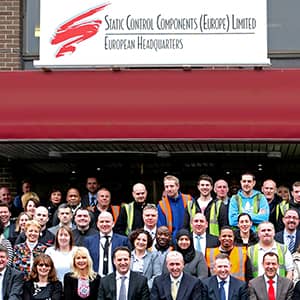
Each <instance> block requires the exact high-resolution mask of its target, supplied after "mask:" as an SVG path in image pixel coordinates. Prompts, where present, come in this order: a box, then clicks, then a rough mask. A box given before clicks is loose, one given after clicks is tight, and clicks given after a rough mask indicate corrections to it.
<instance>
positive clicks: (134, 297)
mask: <svg viewBox="0 0 300 300" xmlns="http://www.w3.org/2000/svg"><path fill="white" fill-rule="evenodd" d="M116 289H117V284H116V273H115V272H113V273H110V274H108V275H107V276H105V277H104V278H102V279H101V283H100V289H99V295H98V300H117V299H116V295H117V291H116ZM127 300H149V288H148V284H147V278H146V277H144V276H143V275H140V274H139V273H137V272H133V271H130V275H129V286H128V298H127Z"/></svg>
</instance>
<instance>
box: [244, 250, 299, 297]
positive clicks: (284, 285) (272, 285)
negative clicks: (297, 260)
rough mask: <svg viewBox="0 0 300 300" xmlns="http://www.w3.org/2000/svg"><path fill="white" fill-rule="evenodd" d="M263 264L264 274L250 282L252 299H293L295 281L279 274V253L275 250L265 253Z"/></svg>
mask: <svg viewBox="0 0 300 300" xmlns="http://www.w3.org/2000/svg"><path fill="white" fill-rule="evenodd" d="M262 265H263V269H264V274H263V275H261V276H259V277H257V278H254V279H252V280H251V281H250V282H249V290H250V300H265V299H269V300H275V299H276V300H291V299H292V295H293V282H292V281H291V280H289V279H287V278H283V277H281V276H278V274H277V271H278V268H279V257H278V255H277V254H276V253H273V252H267V253H265V254H264V256H263V261H262ZM275 291H276V293H275Z"/></svg>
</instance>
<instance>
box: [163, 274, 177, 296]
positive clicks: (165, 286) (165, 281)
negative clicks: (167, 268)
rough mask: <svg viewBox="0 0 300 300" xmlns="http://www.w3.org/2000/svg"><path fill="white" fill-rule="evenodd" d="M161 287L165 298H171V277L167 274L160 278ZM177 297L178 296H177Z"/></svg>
mask: <svg viewBox="0 0 300 300" xmlns="http://www.w3.org/2000/svg"><path fill="white" fill-rule="evenodd" d="M162 283H163V284H162V287H163V289H164V294H165V296H166V299H167V300H173V298H172V295H171V278H170V275H169V274H166V276H165V277H164V278H163V280H162ZM178 299H179V298H178Z"/></svg>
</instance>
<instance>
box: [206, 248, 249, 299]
mask: <svg viewBox="0 0 300 300" xmlns="http://www.w3.org/2000/svg"><path fill="white" fill-rule="evenodd" d="M231 267H232V266H231V263H230V260H229V257H228V255H227V254H224V253H220V254H218V255H217V256H216V258H215V262H214V273H215V274H216V275H214V276H211V277H208V278H206V279H204V280H203V283H204V285H205V286H206V288H207V298H206V299H207V300H220V299H221V300H222V299H225V300H226V299H230V300H248V299H249V297H248V287H247V283H246V282H244V281H242V280H238V279H236V278H235V277H234V276H232V275H231ZM224 297H225V298H224Z"/></svg>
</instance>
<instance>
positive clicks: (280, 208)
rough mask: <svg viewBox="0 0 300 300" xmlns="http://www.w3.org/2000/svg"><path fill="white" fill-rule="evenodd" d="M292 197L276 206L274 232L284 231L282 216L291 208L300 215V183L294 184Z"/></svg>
mask: <svg viewBox="0 0 300 300" xmlns="http://www.w3.org/2000/svg"><path fill="white" fill-rule="evenodd" d="M292 196H293V197H292V199H290V200H289V201H282V202H281V203H279V204H278V205H277V206H276V223H275V224H276V232H278V231H281V230H283V229H284V224H283V216H284V213H285V212H286V211H287V210H288V209H290V208H293V209H295V210H297V211H298V213H299V215H300V181H296V182H294V184H293V190H292Z"/></svg>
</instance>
